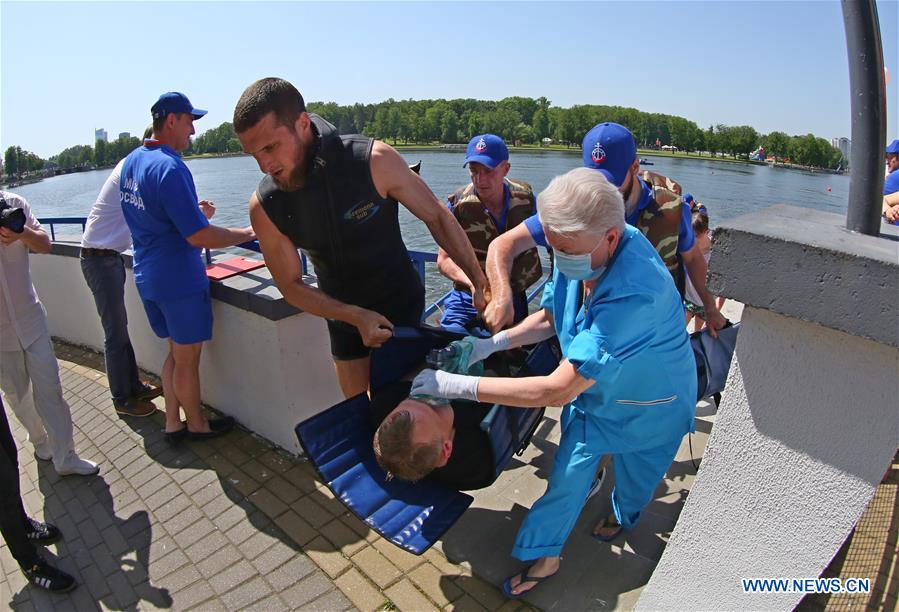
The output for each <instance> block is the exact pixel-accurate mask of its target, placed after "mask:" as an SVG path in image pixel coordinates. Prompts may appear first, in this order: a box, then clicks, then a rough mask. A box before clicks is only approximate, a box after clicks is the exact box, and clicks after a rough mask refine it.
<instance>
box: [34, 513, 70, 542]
mask: <svg viewBox="0 0 899 612" xmlns="http://www.w3.org/2000/svg"><path fill="white" fill-rule="evenodd" d="M25 537H26V538H28V540H29V541H31V542H34V543H35V544H52V543H53V542H56V541H57V540H59V539H60V538H61V537H62V532H60V531H59V528H58V527H57V526H56V525H51V524H50V523H42V522H40V521H36V520H34V519H33V518H31V517H28V527H27V528H26V529H25Z"/></svg>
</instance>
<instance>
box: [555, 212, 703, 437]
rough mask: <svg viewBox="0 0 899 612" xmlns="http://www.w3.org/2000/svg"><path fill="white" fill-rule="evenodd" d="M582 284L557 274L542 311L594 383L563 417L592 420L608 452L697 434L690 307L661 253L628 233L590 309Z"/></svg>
mask: <svg viewBox="0 0 899 612" xmlns="http://www.w3.org/2000/svg"><path fill="white" fill-rule="evenodd" d="M581 292H582V284H581V282H580V281H575V280H570V279H568V278H567V277H566V276H565V275H564V274H562V273H560V272H559V269H558V268H556V270H555V272H554V274H553V278H552V281H551V282H549V283H547V285H546V287H545V288H544V290H543V300H542V302H541V306H542V307H544V308H546V309H547V310H549V311H550V313H551V314H552V315H553V317H554V320H555V328H556V334H557V335H558V337H559V342H560V344H561V345H562V353H563V354H564V355H565V357H566V358H567V359H568V361H570V362H571V363H572V364H573V365H574V366H575V367H576V368H577V371H578V372H579V373H580V374H581V375H582V376H584V377H585V378H588V379H591V380H594V381H595V384H594V385H593V386H592V387H590V388H589V389H587V390H586V391H585V392H584V393H582V394H581V395H579V396H578V397H576V398H575V399H574V400H573V401H572V402H571V403H570V404H568V405H566V406H565V407H564V410H563V417H562V422H563V428H564V426H565V424H567V423H568V422H570V421H571V413H572V412H573V411H579V412H582V413H584V414H585V415H586V417H587V421H588V425H589V428H588V433H587V435H588V436H590V437H591V438H592V439H593V441H594V442H596V443H599V444H601V446H602V448H603V451H604V452H612V453H615V452H632V451H638V450H643V449H647V448H653V447H656V446H659V445H660V444H663V443H665V442H670V441H672V440H674V439H676V438H680V437H682V436H683V435H684V434H685V433H687V432H688V431H692V430H693V416H694V413H695V407H696V384H697V383H696V362H695V360H694V357H693V351H692V349H691V348H690V342H689V338H688V336H687V331H686V326H685V324H684V315H683V304H682V302H681V299H680V295H679V294H678V292H677V289H676V288H675V286H674V282H673V280H672V278H671V274H670V273H669V272H668V270H667V269H666V268H665V265H664V264H663V263H662V260H661V258H660V257H659V255H658V253H656V250H655V249H654V248H653V246H652V244H650V242H649V241H648V240H647V239H646V237H645V236H643V234H642V233H641V232H640V231H639V230H637V229H636V228H634V227H631V226H625V231H624V234H623V235H622V238H621V242H620V243H619V245H618V249H617V250H616V252H615V255H614V257H613V259H612V261H611V262H610V264H609V266H608V268H607V270H606V272H605V273H604V274H603V276H602V277H600V279H599V281H598V282H597V285H596V287H595V288H594V292H593V295H592V296H591V299H590V301H589V303H588V304H587V305H586V308H585V307H584V306H582V305H581Z"/></svg>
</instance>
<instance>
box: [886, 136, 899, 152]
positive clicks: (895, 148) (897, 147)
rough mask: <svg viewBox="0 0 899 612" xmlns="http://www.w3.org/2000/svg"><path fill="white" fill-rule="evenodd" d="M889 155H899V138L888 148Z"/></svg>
mask: <svg viewBox="0 0 899 612" xmlns="http://www.w3.org/2000/svg"><path fill="white" fill-rule="evenodd" d="M887 153H899V138H897V139H896V140H894V141H893V142H891V143H890V146H888V147H887Z"/></svg>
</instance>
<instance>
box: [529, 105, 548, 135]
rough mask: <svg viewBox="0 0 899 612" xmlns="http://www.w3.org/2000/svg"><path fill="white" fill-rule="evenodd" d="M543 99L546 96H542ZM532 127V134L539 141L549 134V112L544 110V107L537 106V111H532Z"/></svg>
mask: <svg viewBox="0 0 899 612" xmlns="http://www.w3.org/2000/svg"><path fill="white" fill-rule="evenodd" d="M545 99H546V98H544V100H545ZM532 127H533V128H534V136H535V137H536V138H537V140H538V141H541V140H543V139H544V138H546V137H547V136H549V134H550V131H549V113H548V112H546V109H544V108H538V109H537V111H536V112H534V119H533V125H532Z"/></svg>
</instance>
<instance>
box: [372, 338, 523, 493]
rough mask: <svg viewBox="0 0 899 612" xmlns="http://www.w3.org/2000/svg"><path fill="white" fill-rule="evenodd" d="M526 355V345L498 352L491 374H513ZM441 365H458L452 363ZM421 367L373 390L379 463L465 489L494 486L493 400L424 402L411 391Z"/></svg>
mask: <svg viewBox="0 0 899 612" xmlns="http://www.w3.org/2000/svg"><path fill="white" fill-rule="evenodd" d="M440 352H445V349H444V351H440ZM524 356H525V353H524V352H521V351H510V352H506V353H497V354H494V355H492V356H491V357H489V358H488V359H487V360H486V361H485V362H484V368H485V370H486V371H487V374H488V375H494V376H509V375H511V373H512V372H514V371H516V370H517V369H518V368H520V367H521V365H522V364H523V361H524V360H523V357H524ZM466 361H467V355H466ZM422 367H424V365H422ZM441 369H447V370H453V369H455V368H454V367H453V366H452V365H450V366H449V367H443V368H441ZM419 370H421V368H415V370H414V371H412V372H410V373H409V375H408V376H407V377H405V378H404V379H403V380H399V381H396V382H393V383H389V384H387V385H386V386H384V387H382V388H380V389H378V390H377V391H373V392H372V397H371V418H372V426H373V427H377V431H376V432H375V436H374V440H373V446H374V451H375V457H376V459H377V460H378V464H379V465H380V466H381V468H383V469H384V471H385V472H387V473H388V474H389V475H391V476H393V477H396V478H400V479H402V480H410V481H417V480H421V479H422V478H424V477H425V476H429V479H430V480H432V481H435V482H438V483H440V484H443V485H445V486H447V487H451V488H454V489H457V490H460V491H466V490H472V489H481V488H484V487H486V486H489V485H490V484H492V483H493V481H494V480H495V476H496V474H495V465H494V460H493V450H492V447H491V443H490V439H489V437H488V436H487V434H486V433H485V432H484V431H482V430H481V421H482V420H483V419H484V417H485V416H486V415H487V413H488V412H490V409H491V408H492V407H493V404H488V403H484V402H470V401H466V400H452V401H448V400H444V399H440V400H436V401H434V400H428V401H427V402H425V401H422V400H421V399H418V398H413V397H409V391H410V389H411V387H412V382H411V381H412V378H414V377H415V375H416V374H417V373H418V371H419Z"/></svg>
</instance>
